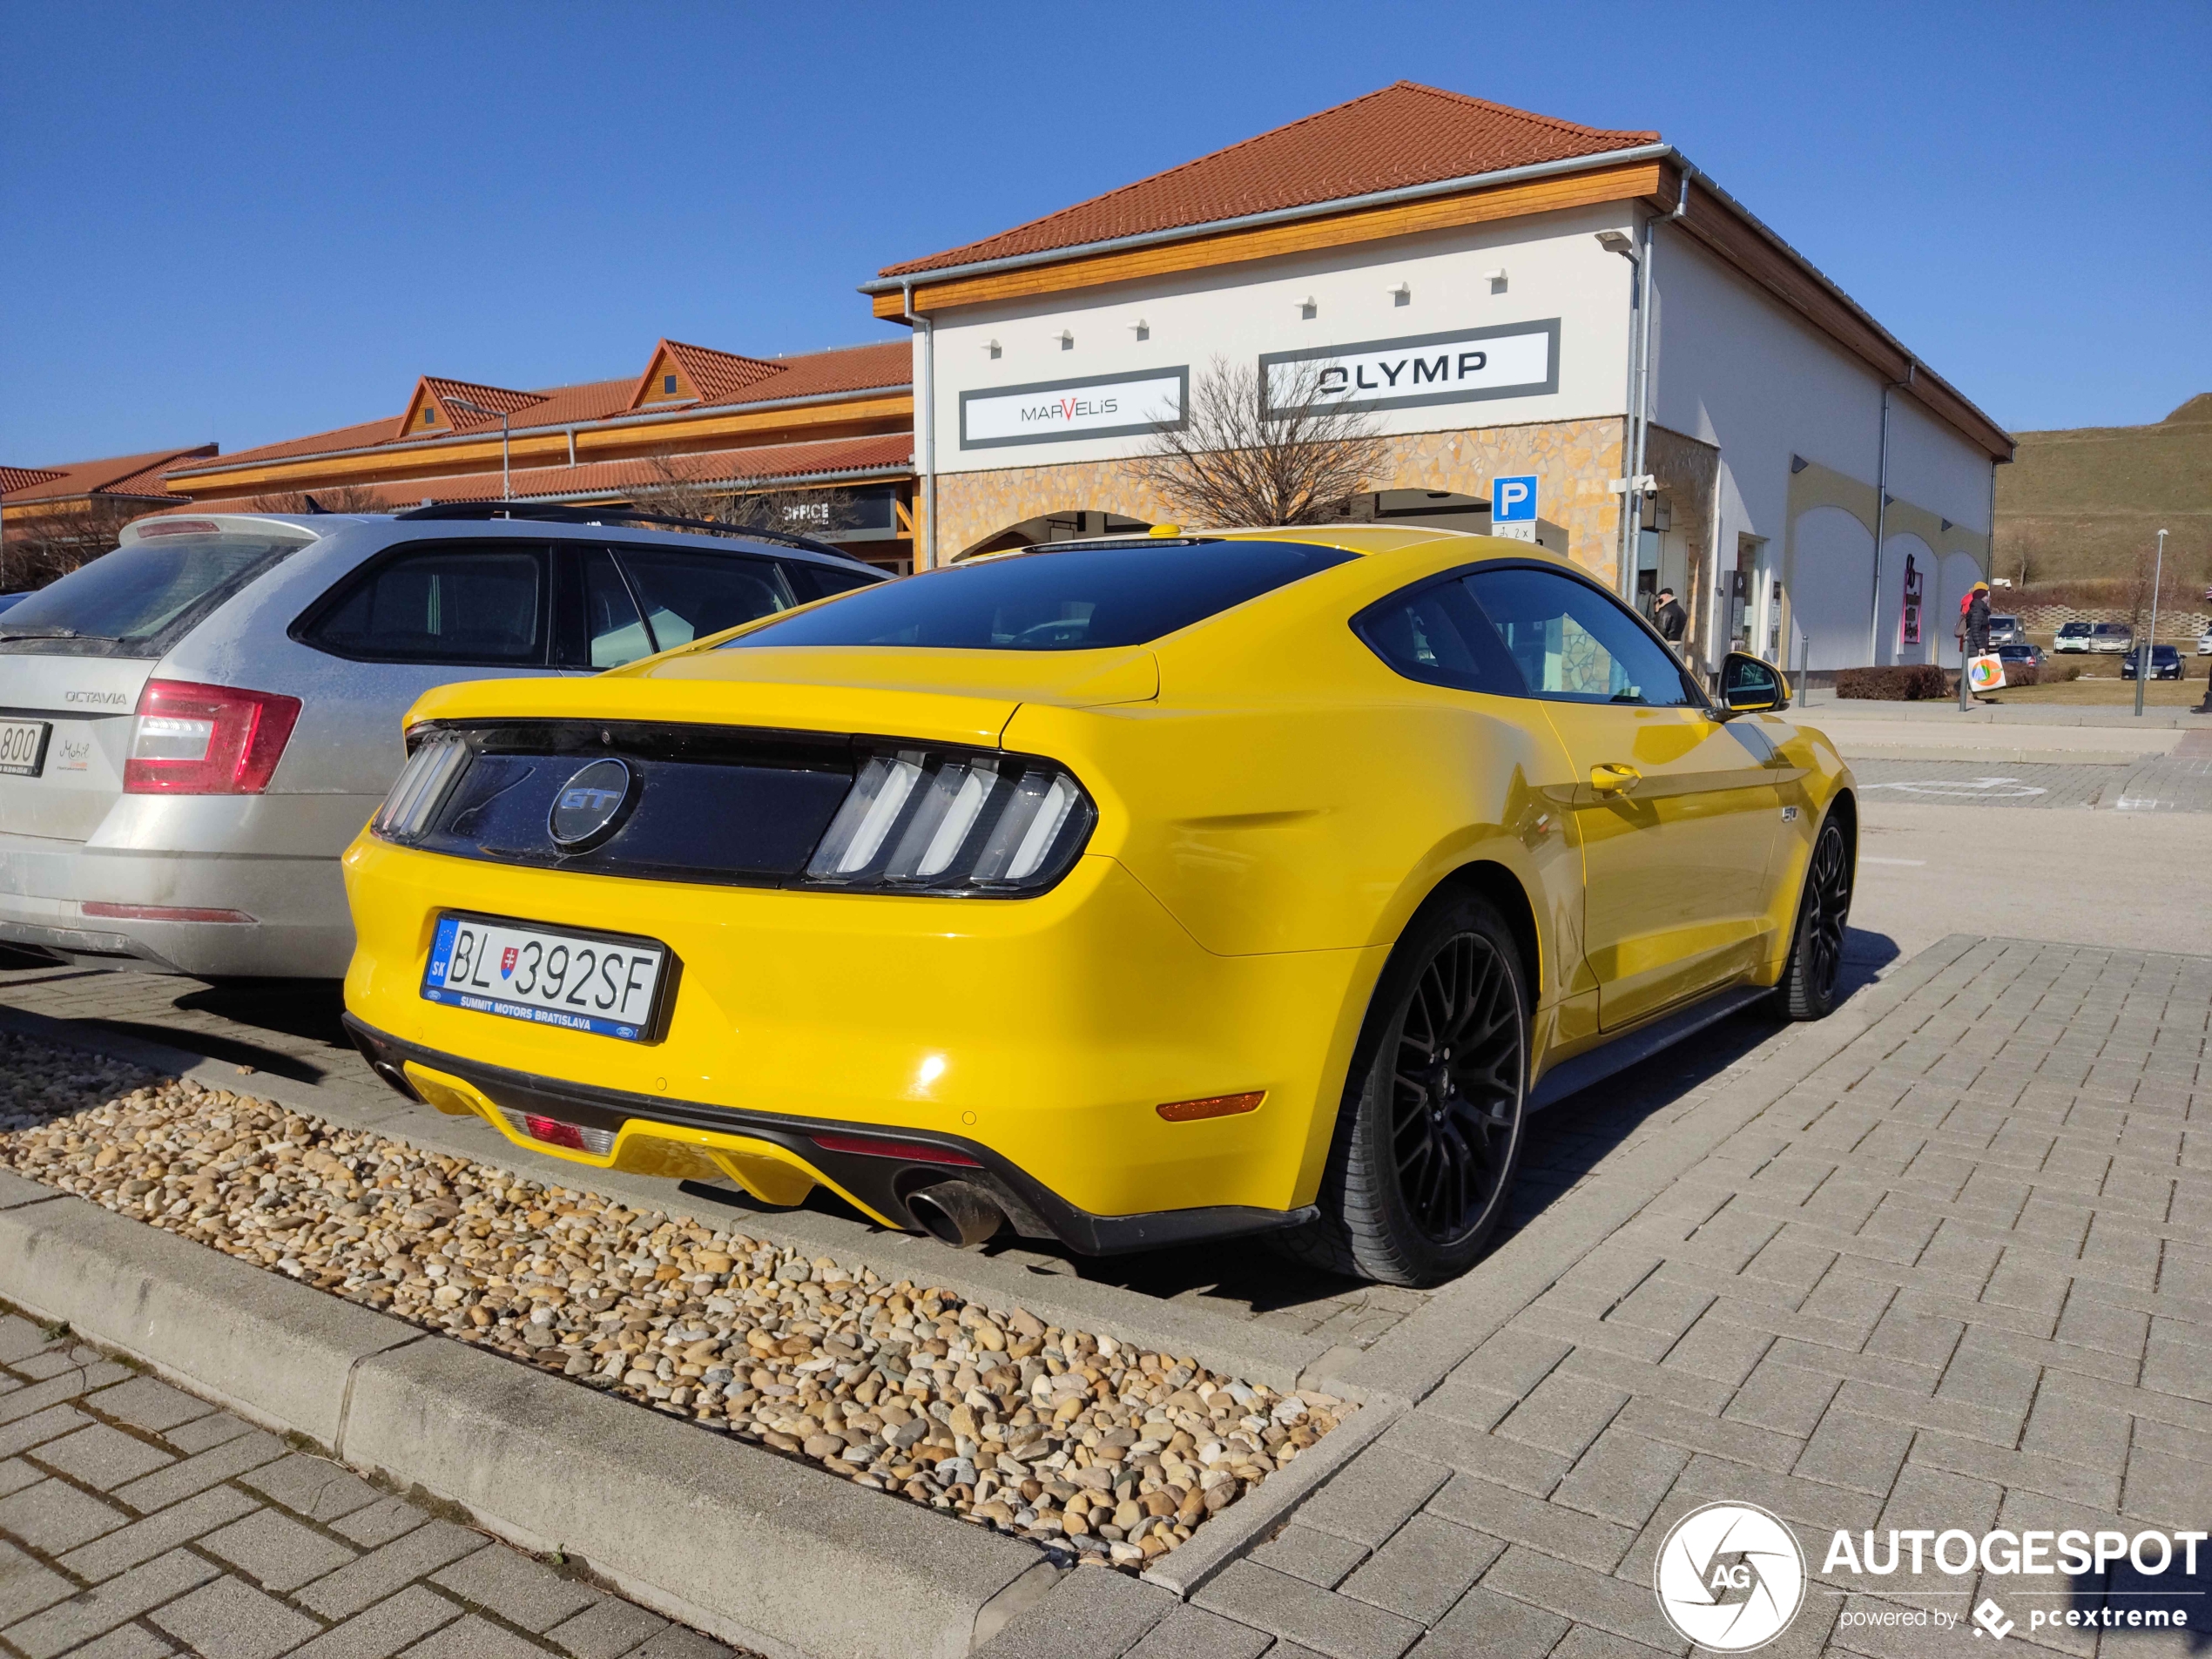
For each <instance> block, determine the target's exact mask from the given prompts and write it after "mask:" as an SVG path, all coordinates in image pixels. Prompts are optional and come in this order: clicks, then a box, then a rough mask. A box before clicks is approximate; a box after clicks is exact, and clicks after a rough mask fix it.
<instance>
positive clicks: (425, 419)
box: [422, 408, 438, 426]
mask: <svg viewBox="0 0 2212 1659" xmlns="http://www.w3.org/2000/svg"><path fill="white" fill-rule="evenodd" d="M437 423H438V412H437V411H436V410H435V409H428V408H426V409H424V410H423V411H422V424H423V425H424V426H435V425H437Z"/></svg>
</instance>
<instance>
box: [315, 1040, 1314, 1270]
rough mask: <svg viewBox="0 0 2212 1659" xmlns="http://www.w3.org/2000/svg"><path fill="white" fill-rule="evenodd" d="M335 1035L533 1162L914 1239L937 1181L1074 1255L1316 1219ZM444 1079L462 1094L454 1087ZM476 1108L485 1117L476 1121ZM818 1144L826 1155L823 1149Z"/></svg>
mask: <svg viewBox="0 0 2212 1659" xmlns="http://www.w3.org/2000/svg"><path fill="white" fill-rule="evenodd" d="M346 1028H347V1033H348V1034H349V1035H351V1036H352V1037H353V1040H354V1046H355V1047H356V1048H358V1049H360V1050H361V1054H362V1055H363V1056H364V1057H366V1058H367V1059H368V1062H369V1064H370V1065H371V1066H372V1067H374V1069H375V1071H376V1074H377V1075H378V1076H381V1077H382V1078H383V1079H384V1081H385V1082H388V1083H389V1084H390V1085H391V1086H392V1087H393V1088H395V1089H398V1090H399V1091H400V1092H401V1093H402V1094H405V1095H407V1096H409V1097H410V1098H412V1099H415V1100H426V1099H427V1100H428V1102H429V1103H431V1104H434V1105H436V1106H438V1107H439V1108H440V1109H442V1110H461V1109H468V1110H474V1111H475V1112H476V1113H477V1115H478V1116H482V1117H483V1118H484V1119H485V1121H486V1122H488V1123H490V1125H491V1126H492V1127H493V1128H494V1129H496V1130H498V1131H499V1132H500V1133H501V1134H502V1135H504V1136H507V1137H508V1139H509V1140H510V1141H513V1142H514V1143H516V1144H517V1145H519V1146H523V1147H527V1148H529V1150H533V1151H538V1152H545V1153H550V1154H551V1155H552V1156H554V1157H563V1158H567V1159H569V1160H570V1161H571V1162H576V1163H587V1164H590V1165H593V1166H595V1167H598V1168H603V1169H624V1170H638V1171H639V1172H641V1173H650V1174H655V1175H664V1176H668V1175H674V1176H681V1175H685V1174H687V1173H690V1174H697V1175H701V1176H705V1175H711V1174H716V1173H726V1174H730V1175H732V1176H734V1177H736V1178H737V1179H738V1181H739V1182H740V1184H743V1185H745V1187H747V1188H748V1189H749V1190H752V1191H753V1192H754V1195H755V1196H756V1197H764V1198H765V1199H767V1200H768V1201H769V1202H779V1201H781V1202H793V1203H795V1202H797V1200H798V1199H799V1197H804V1196H805V1193H806V1189H807V1188H808V1187H811V1186H813V1185H814V1184H817V1183H819V1184H824V1185H827V1186H829V1187H830V1188H831V1189H832V1190H833V1191H836V1192H837V1193H838V1194H840V1196H841V1197H845V1198H846V1200H848V1201H849V1202H851V1203H852V1204H854V1205H855V1206H856V1207H857V1208H859V1209H860V1210H861V1211H863V1212H864V1213H866V1214H867V1216H868V1217H870V1218H871V1219H872V1220H874V1221H878V1222H880V1223H883V1224H887V1225H888V1226H891V1227H894V1228H898V1229H901V1230H904V1231H912V1232H922V1231H927V1229H926V1228H924V1227H923V1226H922V1224H921V1223H920V1222H919V1221H918V1220H916V1219H915V1217H914V1212H913V1211H912V1210H911V1209H910V1208H909V1207H908V1204H907V1199H908V1198H909V1197H912V1196H913V1195H914V1193H916V1192H918V1191H921V1190H923V1189H924V1188H926V1187H928V1186H931V1185H933V1184H936V1183H937V1182H940V1181H947V1180H964V1181H967V1182H969V1183H971V1184H974V1185H976V1186H979V1187H981V1188H983V1189H984V1190H986V1191H988V1193H989V1194H990V1195H991V1197H993V1198H994V1199H995V1200H996V1202H997V1204H998V1206H999V1208H1000V1209H1001V1210H1002V1211H1004V1212H1005V1214H1006V1217H1007V1220H1008V1224H1010V1225H1011V1226H1012V1228H1013V1230H1014V1231H1015V1232H1016V1233H1018V1234H1021V1235H1022V1236H1024V1237H1026V1238H1056V1239H1058V1240H1059V1241H1060V1242H1061V1243H1062V1244H1065V1245H1066V1246H1067V1247H1068V1248H1069V1249H1070V1250H1072V1251H1078V1252H1079V1253H1081V1254H1083V1255H1087V1256H1111V1255H1119V1254H1123V1253H1125V1252H1128V1251H1139V1250H1158V1249H1161V1248H1163V1247H1164V1246H1167V1245H1171V1244H1191V1243H1195V1242H1197V1241H1199V1240H1204V1239H1215V1238H1237V1237H1240V1236H1242V1235H1245V1234H1251V1233H1262V1232H1271V1231H1277V1230H1278V1229H1281V1228H1286V1227H1295V1226H1298V1225H1299V1224H1302V1223H1305V1222H1306V1221H1310V1220H1312V1218H1313V1217H1314V1216H1315V1215H1316V1213H1317V1211H1315V1210H1314V1209H1313V1208H1312V1207H1311V1206H1307V1207H1305V1208H1301V1209H1295V1210H1263V1209H1258V1208H1255V1207H1252V1206H1249V1205H1244V1204H1212V1205H1205V1206H1201V1207H1198V1208H1194V1209H1186V1210H1162V1211H1150V1212H1149V1213H1142V1214H1136V1215H1123V1216H1099V1215H1093V1214H1091V1213H1090V1212H1089V1211H1086V1210H1082V1209H1080V1208H1078V1207H1077V1206H1076V1205H1075V1204H1070V1203H1069V1201H1068V1200H1067V1199H1065V1198H1063V1197H1061V1196H1060V1195H1059V1194H1057V1193H1055V1192H1054V1191H1053V1190H1051V1189H1050V1188H1049V1187H1048V1186H1046V1185H1045V1184H1043V1183H1042V1181H1039V1180H1038V1179H1036V1178H1035V1177H1034V1176H1032V1175H1030V1174H1029V1173H1028V1171H1027V1170H1023V1169H1022V1168H1021V1167H1020V1166H1019V1165H1017V1164H1015V1163H1013V1162H1012V1161H1011V1160H1010V1159H1008V1158H1007V1157H1003V1156H1001V1154H999V1153H997V1152H995V1151H994V1150H992V1149H991V1148H989V1147H988V1146H985V1145H982V1144H981V1143H979V1142H975V1141H970V1140H964V1139H961V1138H960V1137H957V1136H950V1135H942V1134H933V1133H927V1132H921V1131H916V1130H907V1129H903V1128H902V1129H899V1130H888V1131H887V1130H885V1129H884V1128H883V1127H881V1126H880V1125H878V1124H873V1123H832V1122H825V1121H822V1120H819V1119H813V1118H803V1117H791V1116H783V1115H780V1114H776V1113H769V1112H761V1111H754V1110H748V1109H736V1108H732V1107H727V1106H710V1105H698V1104H694V1103H687V1102H683V1101H674V1100H670V1099H668V1098H667V1097H666V1096H640V1095H632V1094H627V1093H624V1091H622V1090H619V1089H600V1088H595V1087H592V1086H590V1085H587V1084H582V1083H576V1082H567V1081H563V1080H561V1079H557V1078H552V1077H543V1076H533V1075H531V1074H529V1073H527V1072H519V1071H510V1070H508V1069H504V1068H502V1067H499V1066H491V1065H486V1064H483V1063H482V1062H476V1061H472V1060H466V1059H462V1058H461V1057H459V1056H458V1055H448V1054H442V1053H439V1052H437V1051H435V1050H433V1049H424V1048H421V1047H419V1046H417V1045H415V1044H413V1043H409V1042H401V1041H400V1040H399V1039H398V1038H395V1037H393V1036H390V1035H387V1034H386V1033H384V1032H381V1031H378V1030H375V1029H374V1028H371V1027H369V1026H368V1025H366V1024H364V1023H363V1022H361V1021H360V1020H358V1019H356V1018H354V1016H353V1015H350V1014H349V1015H346ZM455 1082H458V1083H460V1084H462V1085H464V1087H463V1088H462V1089H454V1088H452V1086H451V1085H452V1084H453V1083H455ZM471 1096H474V1097H475V1098H471ZM479 1101H481V1102H482V1103H484V1104H487V1105H489V1107H490V1108H492V1109H491V1110H489V1111H487V1110H485V1109H483V1105H480V1104H479V1103H478V1102H479ZM509 1113H512V1114H515V1115H516V1116H522V1117H523V1118H524V1119H525V1120H527V1119H528V1118H529V1117H532V1116H536V1117H543V1118H550V1119H553V1120H554V1121H555V1122H556V1123H563V1124H570V1125H574V1126H576V1127H577V1128H578V1129H582V1130H598V1131H602V1132H604V1133H605V1134H607V1135H609V1136H612V1137H613V1144H612V1146H611V1148H610V1150H609V1151H607V1152H605V1153H604V1154H598V1155H590V1154H580V1153H577V1152H575V1151H571V1150H567V1149H564V1148H563V1147H560V1146H556V1145H552V1144H549V1143H546V1142H544V1141H543V1140H540V1139H538V1138H536V1137H534V1136H531V1135H530V1134H529V1133H528V1132H527V1130H525V1129H522V1128H518V1127H517V1126H516V1124H515V1123H514V1122H513V1121H512V1120H511V1119H510V1118H509V1117H508V1116H507V1115H508V1114H509ZM822 1137H827V1138H829V1139H830V1140H831V1141H832V1143H833V1144H831V1145H827V1146H825V1145H823V1144H822V1143H821V1141H822ZM840 1141H844V1142H856V1141H857V1142H862V1143H866V1144H867V1146H868V1147H869V1149H870V1150H867V1151H866V1152H859V1151H853V1150H847V1149H846V1148H843V1147H840V1146H839V1145H837V1144H835V1143H837V1142H840ZM776 1165H780V1166H781V1172H782V1177H783V1179H784V1180H785V1181H786V1182H788V1185H786V1186H783V1187H782V1188H781V1190H779V1170H777V1169H775V1168H773V1167H765V1166H776ZM786 1194H788V1195H789V1196H788V1197H786V1196H785V1195H786Z"/></svg>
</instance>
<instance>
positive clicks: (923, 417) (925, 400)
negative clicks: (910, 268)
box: [899, 277, 937, 570]
mask: <svg viewBox="0 0 2212 1659" xmlns="http://www.w3.org/2000/svg"><path fill="white" fill-rule="evenodd" d="M899 303H900V311H901V312H902V313H903V314H904V316H905V320H906V322H907V326H908V327H913V328H919V329H920V330H921V386H920V387H918V388H915V389H916V390H917V391H918V392H919V393H920V394H921V396H920V398H919V400H918V404H919V407H918V408H916V410H915V415H916V416H917V418H916V420H915V421H914V428H915V430H916V432H917V433H919V434H920V435H921V454H920V455H919V456H917V457H916V458H917V459H918V460H920V462H921V494H922V502H921V522H922V535H921V545H919V546H917V547H916V548H915V549H914V568H915V569H916V570H935V569H936V568H937V398H936V390H937V331H936V330H935V329H934V328H933V327H931V326H930V322H929V319H928V318H927V317H925V316H923V315H921V314H920V313H918V312H916V311H915V310H914V280H913V279H912V278H911V277H909V278H908V279H907V280H906V281H905V282H903V283H901V284H900V302H899Z"/></svg>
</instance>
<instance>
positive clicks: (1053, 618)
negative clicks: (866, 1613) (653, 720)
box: [724, 542, 1356, 651]
mask: <svg viewBox="0 0 2212 1659" xmlns="http://www.w3.org/2000/svg"><path fill="white" fill-rule="evenodd" d="M1353 557H1356V555H1354V554H1351V553H1346V552H1345V551H1343V550H1340V549H1338V548H1333V547H1309V546H1305V545H1303V544H1301V543H1295V542H1200V543H1167V542H1156V543H1144V542H1138V543H1129V544H1127V545H1124V546H1119V547H1089V548H1072V549H1069V550H1064V551H1058V552H1055V551H1051V550H1044V549H1040V550H1037V551H1036V552H1034V553H1023V554H1018V555H1015V556H1010V557H1006V558H995V559H988V560H981V561H978V562H976V563H971V564H954V565H948V566H947V567H946V568H945V569H943V570H927V571H924V572H923V573H922V574H921V575H919V576H913V577H907V579H906V580H905V581H903V582H888V583H884V584H883V585H882V586H881V587H876V588H867V589H864V590H860V592H857V593H848V594H846V596H845V597H843V598H841V599H840V600H838V602H837V603H836V604H830V605H824V606H823V607H821V608H820V609H819V610H802V611H799V613H797V614H796V615H794V616H792V617H787V618H786V619H784V620H782V621H780V622H772V623H770V624H767V625H766V626H765V627H763V628H756V629H754V630H753V631H752V632H751V633H748V634H745V635H744V636H743V637H739V638H737V639H733V640H732V641H730V645H729V646H725V648H724V649H725V650H726V649H729V648H730V646H746V645H920V646H925V647H935V648H938V649H941V650H949V651H1095V650H1097V649H1099V648H1100V647H1103V646H1114V645H1142V644H1146V643H1147V642H1148V641H1150V640H1155V639H1157V638H1159V637H1162V636H1163V635H1165V634H1171V633H1173V632H1175V631H1176V630H1177V629H1178V628H1187V627H1189V626H1190V624H1192V623H1194V622H1197V621H1200V620H1202V619H1203V618H1204V617H1211V616H1212V615H1214V614H1215V613H1216V612H1217V611H1223V610H1228V609H1229V608H1230V607H1231V605H1239V604H1244V601H1245V600H1247V599H1252V598H1257V597H1258V596H1259V595H1261V594H1263V593H1266V592H1268V591H1270V590H1272V589H1275V588H1279V587H1282V586H1283V585H1285V583H1291V582H1296V581H1297V580H1298V578H1299V577H1306V576H1311V575H1312V574H1313V573H1314V572H1315V571H1317V570H1327V569H1328V568H1329V567H1330V566H1331V565H1332V564H1342V563H1345V560H1347V559H1351V558H1353Z"/></svg>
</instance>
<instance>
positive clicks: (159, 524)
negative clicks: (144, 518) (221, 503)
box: [138, 518, 223, 542]
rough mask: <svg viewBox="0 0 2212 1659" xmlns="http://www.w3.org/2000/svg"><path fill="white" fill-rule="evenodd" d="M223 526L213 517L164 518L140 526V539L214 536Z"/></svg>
mask: <svg viewBox="0 0 2212 1659" xmlns="http://www.w3.org/2000/svg"><path fill="white" fill-rule="evenodd" d="M222 528H223V527H222V526H221V525H220V524H218V523H216V522H215V521H214V520H213V519H212V518H164V519H157V520H156V521H155V522H154V523H151V524H141V525H139V526H138V539H139V540H140V541H142V542H143V541H144V540H145V538H146V537H147V536H212V535H214V534H216V533H217V532H218V531H219V530H220V529H222Z"/></svg>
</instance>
